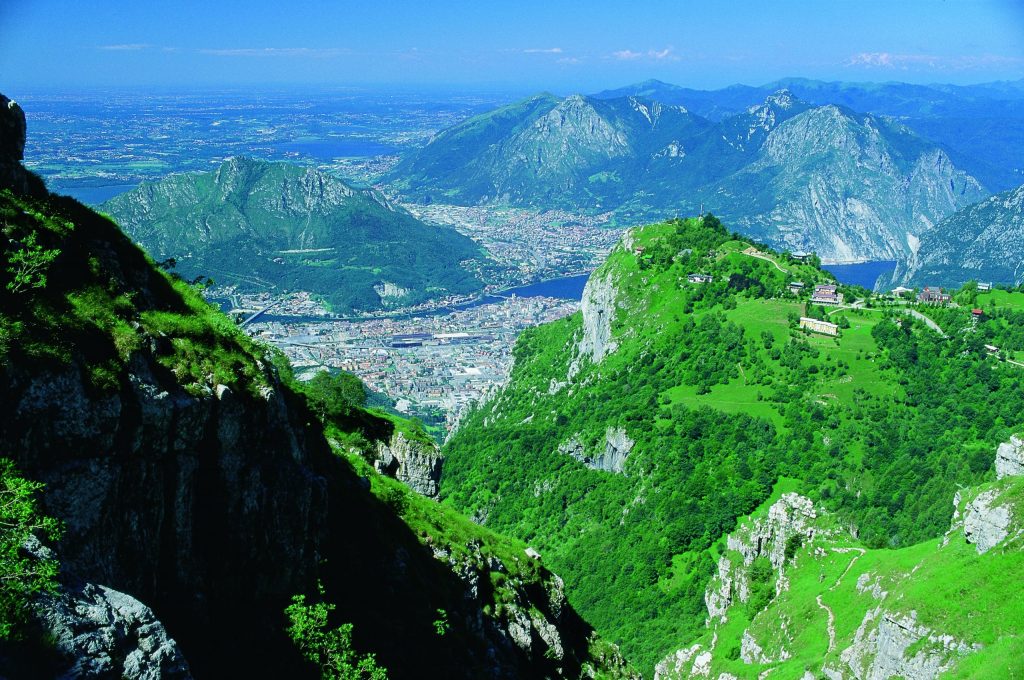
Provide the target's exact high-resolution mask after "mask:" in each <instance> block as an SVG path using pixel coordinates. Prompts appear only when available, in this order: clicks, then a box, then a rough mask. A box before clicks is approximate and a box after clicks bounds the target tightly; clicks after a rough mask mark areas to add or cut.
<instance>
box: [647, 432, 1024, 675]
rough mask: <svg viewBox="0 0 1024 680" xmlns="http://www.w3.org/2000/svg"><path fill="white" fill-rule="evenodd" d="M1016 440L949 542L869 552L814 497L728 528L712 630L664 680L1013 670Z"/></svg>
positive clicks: (1020, 658) (1020, 662)
mask: <svg viewBox="0 0 1024 680" xmlns="http://www.w3.org/2000/svg"><path fill="white" fill-rule="evenodd" d="M1022 444H1024V443H1022V442H1021V440H1020V439H1016V438H1014V439H1011V440H1010V441H1009V442H1007V443H1004V444H1001V445H1000V447H999V452H998V455H997V459H996V471H997V474H998V476H999V477H1000V479H998V480H997V481H990V482H987V483H985V484H983V485H981V486H978V487H971V488H969V489H964V490H961V491H959V492H958V493H957V495H956V498H955V503H954V512H953V522H952V526H951V528H950V529H949V530H948V531H947V532H946V533H945V535H944V536H943V537H942V538H935V539H931V540H928V541H924V542H922V543H920V544H917V545H914V546H908V547H905V548H900V549H898V550H877V549H865V548H864V547H863V545H862V544H861V543H860V542H859V541H857V539H856V538H854V537H853V536H851V535H850V533H849V531H848V529H847V528H846V527H844V526H842V524H841V523H839V522H837V521H836V517H835V516H834V515H832V514H830V513H828V512H826V511H824V510H822V509H821V508H820V507H815V505H814V504H813V503H812V502H811V501H810V500H809V499H807V498H805V497H803V496H800V495H798V494H795V493H786V494H782V495H781V496H780V497H779V496H778V494H776V496H773V498H772V499H770V502H766V503H765V504H763V505H762V506H761V507H760V508H758V510H757V511H755V512H754V513H752V515H751V516H750V517H749V518H747V519H745V520H744V521H742V522H741V523H740V525H739V527H738V528H737V530H736V531H735V532H733V533H732V534H730V536H729V538H728V541H727V547H726V548H725V550H723V551H722V553H721V555H720V556H719V558H718V568H717V573H716V575H715V577H714V578H712V580H711V582H710V583H709V584H708V588H707V591H706V594H705V599H706V603H707V610H708V612H707V613H708V623H707V632H706V633H705V634H704V635H703V636H701V637H700V639H699V640H695V641H693V644H687V645H686V646H685V647H684V648H683V649H680V650H679V651H677V652H675V653H674V654H672V655H669V656H668V657H667V658H666V659H664V660H663V661H662V662H661V663H660V664H659V666H658V670H659V675H658V677H659V678H664V679H665V680H671V679H674V678H691V677H702V676H707V675H710V677H721V674H729V675H728V676H726V677H757V676H759V675H760V674H761V673H764V672H769V671H770V672H771V674H772V677H779V678H792V679H794V680H796V679H798V678H806V677H818V676H819V675H822V674H823V675H825V676H827V677H830V678H837V679H840V678H859V677H893V676H896V677H903V678H934V677H956V678H1014V677H1019V676H1020V674H1021V673H1024V653H1022V652H1024V635H1022V631H1024V595H1022V594H1021V592H1020V589H1019V588H1018V587H1017V583H1016V580H1015V579H1014V578H1013V577H1012V576H1011V575H1012V574H1016V573H1019V571H1020V569H1021V568H1022V566H1024V550H1022V548H1024V540H1022V539H1024V524H1022V522H1021V517H1022V515H1021V512H1022V511H1024V505H1022V502H1024V477H1021V476H1020V474H1021V473H1022V472H1024V468H1022V467H1021V463H1022V462H1024V449H1022ZM808 674H810V676H808Z"/></svg>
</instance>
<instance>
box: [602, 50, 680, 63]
mask: <svg viewBox="0 0 1024 680" xmlns="http://www.w3.org/2000/svg"><path fill="white" fill-rule="evenodd" d="M673 52H674V50H673V49H672V48H671V47H666V48H664V49H661V50H647V51H646V52H635V51H633V50H618V51H616V52H612V54H611V56H612V57H613V58H615V59H618V60H620V61H634V60H636V59H649V60H651V61H666V60H668V61H677V60H678V59H679V57H677V56H676V55H675V54H673Z"/></svg>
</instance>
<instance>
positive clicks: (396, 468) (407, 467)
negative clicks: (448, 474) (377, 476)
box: [374, 432, 444, 498]
mask: <svg viewBox="0 0 1024 680" xmlns="http://www.w3.org/2000/svg"><path fill="white" fill-rule="evenodd" d="M376 448H377V451H376V460H375V461H374V466H375V467H376V468H377V471H378V472H380V473H382V474H386V475H388V476H390V477H394V478H395V479H397V480H399V481H400V482H405V483H406V484H408V485H409V487H410V488H411V489H412V490H413V491H416V492H417V493H421V494H423V495H424V496H427V497H429V498H434V497H436V496H437V492H438V483H439V482H440V481H441V466H442V465H443V463H444V456H442V455H441V452H440V451H439V450H438V448H437V446H436V445H435V444H428V443H425V442H419V441H414V440H412V439H409V438H408V437H406V436H405V434H404V433H402V432H396V433H395V434H393V435H392V436H391V439H390V440H388V441H387V442H377V447H376Z"/></svg>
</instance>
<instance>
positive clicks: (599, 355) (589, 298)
mask: <svg viewBox="0 0 1024 680" xmlns="http://www.w3.org/2000/svg"><path fill="white" fill-rule="evenodd" d="M581 310H582V312H583V337H582V338H581V339H580V342H579V345H578V346H577V348H576V357H575V358H574V359H573V362H572V364H571V365H570V366H569V381H570V382H571V381H572V379H573V378H574V377H575V376H576V374H578V373H579V371H580V368H581V367H582V363H581V362H582V361H583V360H584V359H586V360H589V361H591V362H593V363H595V364H599V363H601V360H602V359H604V358H605V356H607V355H609V354H611V353H612V352H614V351H615V350H616V349H617V348H618V343H617V342H615V340H614V339H612V322H613V321H614V320H615V282H614V281H613V280H612V277H611V274H606V275H604V276H598V275H594V276H591V277H590V279H589V280H588V281H587V285H586V287H585V288H584V289H583V302H582V305H581Z"/></svg>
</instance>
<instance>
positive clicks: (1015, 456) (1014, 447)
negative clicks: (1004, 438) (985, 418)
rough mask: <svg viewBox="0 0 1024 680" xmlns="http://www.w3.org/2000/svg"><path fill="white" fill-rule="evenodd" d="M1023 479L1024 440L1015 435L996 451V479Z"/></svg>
mask: <svg viewBox="0 0 1024 680" xmlns="http://www.w3.org/2000/svg"><path fill="white" fill-rule="evenodd" d="M1003 477H1024V439H1021V438H1020V437H1017V436H1016V435H1015V436H1013V437H1010V441H1008V442H1003V443H1002V444H1000V445H999V448H997V449H996V479H1002V478H1003Z"/></svg>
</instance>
